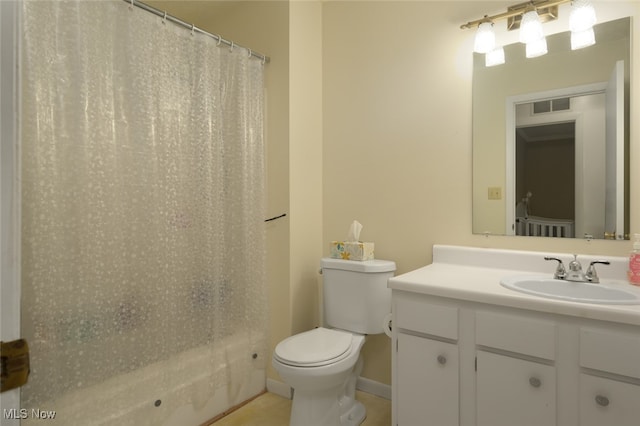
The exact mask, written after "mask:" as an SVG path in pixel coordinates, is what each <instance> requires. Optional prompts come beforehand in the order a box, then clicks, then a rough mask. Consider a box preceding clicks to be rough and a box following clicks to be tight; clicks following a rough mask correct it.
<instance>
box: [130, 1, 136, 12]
mask: <svg viewBox="0 0 640 426" xmlns="http://www.w3.org/2000/svg"><path fill="white" fill-rule="evenodd" d="M133 6H135V5H134V4H133V0H131V4H130V5H129V10H133Z"/></svg>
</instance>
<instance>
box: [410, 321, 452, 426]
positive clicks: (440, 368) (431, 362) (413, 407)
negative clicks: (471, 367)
mask: <svg viewBox="0 0 640 426" xmlns="http://www.w3.org/2000/svg"><path fill="white" fill-rule="evenodd" d="M397 342H398V346H399V347H400V348H402V350H400V351H399V352H398V383H399V384H400V386H399V387H398V395H397V396H398V398H397V399H398V403H399V408H400V410H399V412H398V424H400V425H420V424H424V420H425V419H429V421H430V422H432V424H434V425H442V426H448V425H451V426H453V425H458V424H459V422H458V356H457V355H458V349H457V347H456V345H454V344H452V343H446V342H441V341H438V340H433V339H429V338H425V337H419V336H413V335H410V334H405V333H400V334H399V335H398V340H397ZM425 383H433V384H434V385H435V384H436V383H438V384H439V385H438V386H434V385H432V386H424V384H425Z"/></svg>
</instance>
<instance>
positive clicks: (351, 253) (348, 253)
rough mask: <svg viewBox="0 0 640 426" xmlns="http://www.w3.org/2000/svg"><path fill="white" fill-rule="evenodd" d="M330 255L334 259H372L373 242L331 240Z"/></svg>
mask: <svg viewBox="0 0 640 426" xmlns="http://www.w3.org/2000/svg"><path fill="white" fill-rule="evenodd" d="M330 256H331V257H333V258H334V259H345V260H372V259H373V243H363V242H360V241H353V242H349V241H332V242H331V250H330Z"/></svg>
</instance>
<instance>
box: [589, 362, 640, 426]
mask: <svg viewBox="0 0 640 426" xmlns="http://www.w3.org/2000/svg"><path fill="white" fill-rule="evenodd" d="M639 422H640V386H638V385H632V384H630V383H623V382H618V381H615V380H610V379H605V378H602V377H594V376H589V375H587V374H581V375H580V426H602V425H615V426H637V425H638V424H639Z"/></svg>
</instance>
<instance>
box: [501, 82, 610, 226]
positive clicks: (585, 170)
mask: <svg viewBox="0 0 640 426" xmlns="http://www.w3.org/2000/svg"><path fill="white" fill-rule="evenodd" d="M606 87H607V83H595V84H589V85H584V86H575V87H568V88H563V89H558V90H551V91H546V92H537V93H528V94H524V95H518V96H513V97H509V98H507V102H506V105H505V107H506V135H505V139H506V176H505V177H506V181H505V203H506V204H505V208H506V211H505V215H506V220H507V226H506V229H505V231H506V235H515V234H516V229H515V218H516V214H515V212H516V205H517V203H518V202H519V201H520V199H519V198H517V195H516V194H517V191H516V175H517V174H518V171H517V170H516V126H518V127H522V126H540V125H544V124H551V123H555V124H558V123H570V122H572V123H575V126H574V129H575V132H574V133H575V147H574V151H575V158H574V160H573V161H575V179H574V182H575V189H574V203H575V212H574V218H575V220H574V227H573V228H574V235H575V236H582V235H585V234H592V235H594V236H598V237H600V238H601V237H602V235H603V232H604V211H603V210H604V209H602V206H603V205H604V180H605V178H604V164H603V163H604V162H603V161H602V159H603V158H604V146H603V144H602V141H603V139H604V137H605V135H604V92H605V89H606ZM560 98H571V101H570V105H571V106H570V108H569V109H566V110H563V111H557V112H555V110H554V109H551V110H550V111H549V112H550V113H540V114H538V113H530V114H529V116H528V117H525V115H524V114H523V112H524V111H526V110H527V108H526V107H528V106H529V105H530V104H532V103H534V102H535V103H540V102H539V101H546V100H552V99H560ZM567 161H571V159H569V158H567ZM535 196H536V194H533V197H535ZM568 196H570V194H569V193H568V192H567V197H568Z"/></svg>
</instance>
